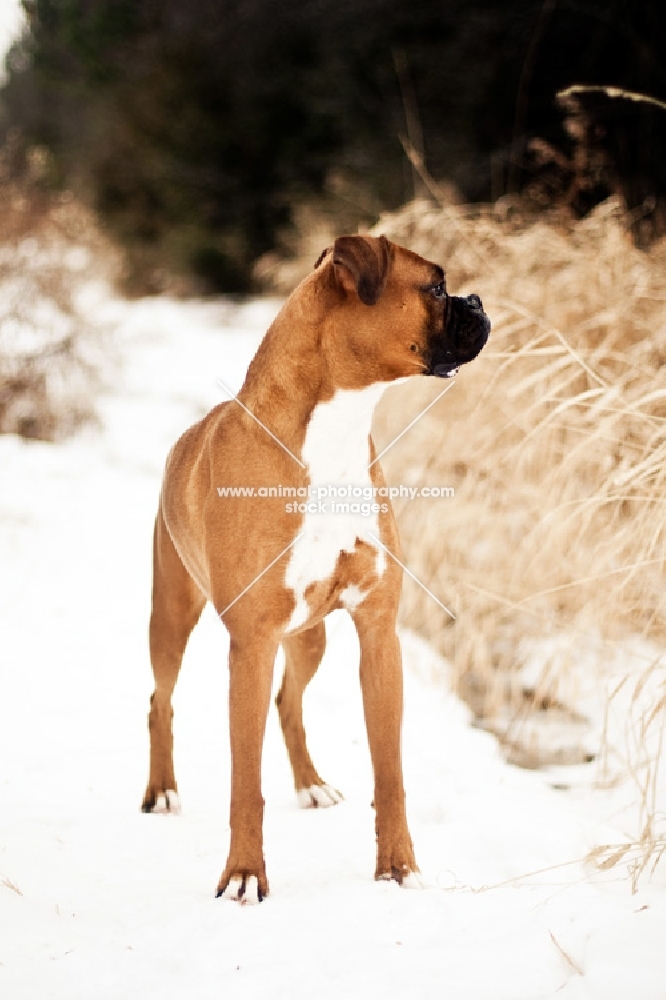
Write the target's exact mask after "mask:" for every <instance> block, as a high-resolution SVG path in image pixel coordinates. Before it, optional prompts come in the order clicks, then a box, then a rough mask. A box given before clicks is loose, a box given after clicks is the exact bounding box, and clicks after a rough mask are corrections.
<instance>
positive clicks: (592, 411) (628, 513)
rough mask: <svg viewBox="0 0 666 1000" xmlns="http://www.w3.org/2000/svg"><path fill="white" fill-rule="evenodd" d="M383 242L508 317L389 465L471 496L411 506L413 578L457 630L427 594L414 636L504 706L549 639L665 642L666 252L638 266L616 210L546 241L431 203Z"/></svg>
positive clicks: (386, 412)
mask: <svg viewBox="0 0 666 1000" xmlns="http://www.w3.org/2000/svg"><path fill="white" fill-rule="evenodd" d="M378 230H381V231H382V232H385V233H386V234H387V235H388V236H389V237H391V238H392V239H395V240H396V241H397V242H400V243H403V244H406V245H408V246H410V247H411V248H412V249H414V250H416V251H417V252H420V253H423V254H424V255H426V256H428V257H430V258H434V259H436V260H440V261H442V262H444V263H445V266H446V268H447V273H448V280H449V285H450V288H451V290H453V291H455V292H456V293H465V292H469V291H471V290H474V291H477V292H479V294H480V295H481V296H482V298H483V301H484V304H485V307H486V310H487V312H488V313H489V315H490V316H491V318H492V320H493V332H492V336H491V340H490V342H489V344H488V346H487V348H486V349H485V351H484V352H483V354H482V355H481V356H480V358H479V359H477V360H476V361H475V362H474V363H473V364H472V365H470V366H469V367H468V368H464V369H462V371H461V373H460V376H459V377H458V379H457V381H456V385H455V387H454V389H453V391H452V392H451V393H450V394H449V395H447V398H446V400H442V401H441V403H439V404H437V405H436V406H435V407H433V409H432V410H431V411H429V413H428V414H427V415H426V416H425V417H424V418H423V420H421V421H420V422H419V423H417V424H416V425H415V427H414V428H413V429H412V430H411V431H410V432H409V434H408V435H406V436H405V437H404V438H403V439H402V440H401V441H400V442H398V444H396V445H395V447H394V448H392V449H391V450H390V451H389V452H388V453H387V455H386V456H385V459H384V460H383V461H384V466H385V469H386V471H387V474H388V476H389V478H390V479H392V480H396V478H400V477H403V478H404V477H405V476H406V475H407V476H409V477H410V479H411V480H413V481H414V482H416V481H418V482H420V483H422V484H423V485H427V484H438V485H450V486H453V487H454V488H455V491H456V496H455V500H446V501H438V502H436V501H430V502H428V503H427V505H426V502H425V501H420V508H419V510H418V513H417V511H416V510H415V509H414V504H412V503H409V504H407V505H403V506H402V508H400V509H399V518H400V525H401V535H402V539H403V544H404V548H405V552H406V555H407V558H408V560H409V565H410V568H411V569H412V570H413V571H414V572H415V573H416V575H417V576H419V577H420V578H421V579H423V581H424V582H425V583H426V584H427V585H428V586H429V587H430V588H431V589H432V590H433V591H434V592H435V593H437V594H438V595H439V596H440V597H441V599H442V600H443V601H444V603H445V604H448V605H449V606H450V607H452V608H453V609H454V610H455V613H456V617H457V621H456V624H455V627H453V628H452V627H451V622H450V620H448V621H447V619H446V617H445V616H444V613H443V612H442V613H439V612H438V609H437V606H436V605H435V606H434V607H433V603H432V601H431V600H430V599H429V598H428V597H427V595H425V594H424V593H423V592H420V591H419V589H418V588H416V587H415V586H410V585H409V584H407V585H406V587H405V591H406V593H405V602H404V608H403V615H404V618H405V620H407V621H408V622H409V623H410V624H411V625H412V626H414V627H416V628H417V629H419V630H420V631H421V632H423V633H425V634H426V635H427V636H428V637H429V638H431V639H432V640H434V641H435V642H436V644H437V645H438V646H439V647H440V648H441V649H442V651H443V652H445V653H446V655H447V656H448V657H449V658H450V660H451V662H452V663H453V664H454V666H455V669H456V673H457V676H458V677H459V678H460V679H461V681H464V680H467V681H468V682H471V683H472V684H473V685H474V686H476V687H479V685H480V687H481V689H482V691H483V692H484V693H485V695H486V696H487V694H488V692H489V691H492V690H493V689H494V688H495V687H496V684H497V682H498V679H500V680H499V683H501V684H504V683H505V682H504V680H503V678H505V677H506V676H507V674H510V673H511V671H513V670H514V669H515V668H516V666H519V665H520V660H521V656H522V655H523V654H524V651H525V649H526V648H527V647H526V643H525V639H526V637H529V636H533V637H535V638H537V637H538V638H539V639H542V638H543V637H544V636H549V635H561V634H565V633H566V634H567V635H572V636H575V635H580V636H588V637H589V636H590V635H594V636H597V637H599V638H600V639H602V640H606V641H608V642H613V641H615V640H617V639H619V638H620V637H622V636H626V635H634V636H635V635H638V636H641V637H643V638H650V639H652V640H659V641H661V640H663V639H664V636H665V632H666V605H665V602H664V597H665V593H664V585H663V569H664V555H665V540H666V539H665V534H664V503H665V502H666V495H665V491H664V486H665V485H666V419H665V418H666V368H664V361H665V360H666V268H665V266H664V265H665V264H666V246H665V245H664V244H663V243H662V244H661V245H658V246H655V247H654V248H653V249H652V250H651V251H650V252H648V253H645V252H643V251H639V250H637V249H636V248H635V247H634V246H633V244H632V242H631V240H630V238H629V237H628V235H627V232H626V225H625V220H623V218H622V216H621V213H620V210H619V208H618V206H617V205H615V204H614V203H612V202H608V203H606V204H604V205H602V206H600V207H599V209H597V211H596V212H595V213H594V214H593V215H592V216H590V217H589V218H587V219H586V220H584V221H581V222H577V223H574V222H571V221H568V220H566V219H555V218H553V219H552V220H550V221H544V220H539V221H533V222H532V223H531V224H528V225H524V224H521V223H520V222H517V221H516V220H512V219H511V218H510V217H508V218H507V217H503V216H502V214H500V213H498V211H497V210H495V211H493V210H490V209H483V210H478V211H470V210H466V209H464V208H462V207H448V208H441V209H435V208H433V207H432V206H431V205H426V204H423V203H421V204H412V205H410V206H408V207H407V208H406V209H405V210H404V211H403V212H401V213H399V214H398V215H396V216H393V217H389V218H386V219H383V220H382V221H381V223H380V225H379V226H378ZM419 388H420V391H421V392H422V393H423V394H424V397H425V394H428V396H432V395H434V393H435V391H436V389H437V386H434V387H430V386H429V385H425V386H423V387H419ZM398 392H401V393H402V405H400V406H397V407H396V405H395V402H396V399H395V394H397V393H398ZM395 394H394V397H393V400H391V398H390V397H386V402H385V404H384V405H383V407H382V410H381V412H380V414H379V419H378V426H377V433H378V437H379V438H380V444H381V443H382V442H384V441H387V440H389V439H390V438H391V437H392V436H393V434H395V433H396V431H397V430H398V429H399V427H400V425H401V423H402V421H403V420H404V412H405V411H406V410H409V411H410V412H411V410H412V409H414V411H416V410H417V409H418V405H419V402H420V401H419V400H417V399H416V398H415V396H416V390H415V389H414V388H412V387H411V386H410V387H405V388H404V389H402V390H399V389H397V390H395ZM558 655H559V656H560V657H561V655H562V652H561V648H560V649H559V650H558ZM543 693H544V694H547V692H543Z"/></svg>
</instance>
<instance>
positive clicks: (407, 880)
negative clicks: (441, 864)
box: [375, 833, 424, 889]
mask: <svg viewBox="0 0 666 1000" xmlns="http://www.w3.org/2000/svg"><path fill="white" fill-rule="evenodd" d="M375 878H376V879H377V880H378V881H381V882H385V881H391V882H397V883H398V885H403V886H404V887H405V888H406V889H407V888H409V889H416V888H421V887H422V886H423V884H424V883H423V882H422V880H421V878H420V875H419V866H418V865H417V863H416V858H415V857H414V849H413V847H412V841H411V838H410V836H409V834H408V833H405V834H403V835H401V836H400V835H399V836H397V837H396V838H395V839H392V838H391V840H385V839H384V838H383V837H381V836H380V837H379V838H378V843H377V867H376V869H375Z"/></svg>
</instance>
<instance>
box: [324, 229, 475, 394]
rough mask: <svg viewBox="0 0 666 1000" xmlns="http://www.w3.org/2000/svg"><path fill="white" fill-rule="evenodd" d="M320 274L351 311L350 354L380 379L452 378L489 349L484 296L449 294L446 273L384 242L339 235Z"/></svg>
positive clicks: (348, 323)
mask: <svg viewBox="0 0 666 1000" xmlns="http://www.w3.org/2000/svg"><path fill="white" fill-rule="evenodd" d="M315 268H316V269H318V270H320V271H321V273H322V277H325V280H326V281H327V283H328V285H329V287H331V288H332V289H333V292H334V294H335V295H336V296H337V297H338V300H339V301H340V302H341V303H343V304H344V307H345V309H346V310H348V312H349V316H348V319H347V320H346V322H345V324H344V328H345V330H346V331H347V339H348V343H349V348H350V350H351V352H352V354H356V355H357V356H359V357H363V358H364V359H365V360H367V361H371V362H372V365H371V367H372V368H373V369H375V376H374V377H375V378H376V379H377V380H378V381H379V380H382V381H384V380H385V381H392V380H394V379H397V378H402V377H405V376H409V375H419V374H421V375H435V376H439V377H440V378H450V377H451V376H452V375H455V374H456V372H457V370H458V368H459V367H460V366H461V365H464V364H466V363H467V362H468V361H472V360H473V359H474V358H475V357H476V356H477V354H478V353H479V351H481V349H482V348H483V346H484V345H485V343H486V341H487V339H488V334H489V333H490V320H489V319H488V317H487V316H486V314H485V312H484V311H483V305H482V304H481V299H480V298H479V296H478V295H468V296H466V297H465V298H461V297H458V296H455V295H449V294H448V292H447V290H446V278H445V275H444V271H443V270H442V268H441V267H440V266H439V265H438V264H433V263H431V262H430V261H427V260H424V258H423V257H419V256H418V255H417V254H415V253H412V252H411V251H410V250H405V249H404V247H400V246H398V245H397V244H395V243H391V242H390V241H389V240H387V239H386V237H385V236H379V237H373V236H340V237H339V238H338V239H337V240H336V241H335V244H334V245H333V246H332V247H329V248H328V249H327V250H324V252H323V253H322V254H321V256H320V258H319V260H318V261H317V263H316V265H315Z"/></svg>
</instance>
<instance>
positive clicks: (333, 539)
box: [285, 382, 390, 631]
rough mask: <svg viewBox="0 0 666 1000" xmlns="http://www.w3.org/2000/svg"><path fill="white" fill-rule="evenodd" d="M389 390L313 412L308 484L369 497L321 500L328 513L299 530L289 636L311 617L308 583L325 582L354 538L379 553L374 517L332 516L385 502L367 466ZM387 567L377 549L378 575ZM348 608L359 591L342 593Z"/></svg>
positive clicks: (289, 579)
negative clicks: (357, 490)
mask: <svg viewBox="0 0 666 1000" xmlns="http://www.w3.org/2000/svg"><path fill="white" fill-rule="evenodd" d="M388 385H390V383H387V382H378V383H376V384H375V385H371V386H368V388H367V389H355V390H354V389H338V390H337V392H336V393H335V395H334V396H333V398H332V399H330V400H329V401H328V402H326V403H318V404H317V406H315V408H314V410H313V411H312V416H311V417H310V422H309V424H308V428H307V431H306V433H305V442H304V444H303V451H302V458H303V461H304V462H306V463H307V466H308V472H309V476H310V483H311V485H312V486H314V487H320V486H334V487H341V486H351V487H361V488H364V487H365V488H366V493H367V494H368V495H366V496H360V497H359V496H346V497H330V496H327V497H325V498H322V503H323V504H324V505H325V508H326V509H325V512H320V511H319V510H318V511H317V513H315V512H311V511H308V512H307V513H306V514H305V515H304V518H303V523H302V525H301V532H302V535H301V537H300V538H299V539H298V541H297V542H296V544H295V545H294V546H293V548H292V550H291V555H290V559H289V563H288V565H287V570H286V573H285V583H286V585H287V587H290V588H291V589H292V590H293V592H294V596H295V598H296V607H295V608H294V611H293V613H292V616H291V619H290V621H289V624H288V625H287V631H290V630H291V629H294V628H298V627H299V626H300V625H303V624H304V623H305V622H306V621H307V619H308V616H309V613H310V612H309V608H308V604H307V601H306V600H305V591H306V589H307V588H308V587H309V586H310V584H312V583H315V582H316V581H319V580H326V579H327V578H328V577H330V576H331V575H332V573H333V571H334V570H335V566H336V563H337V561H338V556H339V555H340V553H341V552H352V551H353V549H354V547H355V545H356V539H357V538H358V539H360V540H361V541H365V542H367V543H368V544H370V545H372V547H373V548H375V549H377V546H376V545H375V543H374V542H373V540H372V538H371V535H375V537H379V522H378V518H377V514H376V513H375V514H373V513H372V512H370V513H368V514H363V513H361V512H354V513H352V512H351V511H349V512H348V513H340V512H339V509H338V510H336V512H334V511H333V509H332V505H333V504H336V505H338V504H349V505H350V507H351V505H352V504H353V505H364V504H367V505H369V507H368V508H366V509H370V507H371V505H372V504H373V503H374V504H378V503H379V504H381V503H382V502H383V501H382V499H381V498H378V497H376V496H371V495H369V491H368V490H367V488H368V487H371V486H372V481H371V479H370V471H369V469H368V464H369V462H370V443H369V435H370V425H371V423H372V414H373V411H374V409H375V406H376V405H377V403H378V402H379V398H380V396H381V395H382V393H383V392H384V390H385V389H386V388H387V387H388ZM307 503H308V506H309V505H313V506H314V507H317V508H318V506H319V504H318V501H317V499H316V497H310V498H309V499H308V500H307ZM385 565H386V556H385V555H384V552H383V550H382V549H379V550H377V564H376V570H377V576H381V575H382V573H383V572H384V567H385ZM343 594H344V598H345V606H347V607H349V610H350V611H352V610H354V608H355V607H356V606H357V605H358V604H360V602H361V601H362V600H363V597H364V596H365V595H364V594H363V593H362V591H360V590H359V589H358V588H357V587H353V588H352V587H347V588H346V591H344V592H343Z"/></svg>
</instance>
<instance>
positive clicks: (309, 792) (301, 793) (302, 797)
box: [296, 784, 344, 809]
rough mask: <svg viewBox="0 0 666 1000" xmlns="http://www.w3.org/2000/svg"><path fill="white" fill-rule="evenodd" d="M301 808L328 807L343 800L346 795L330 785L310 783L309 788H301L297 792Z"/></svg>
mask: <svg viewBox="0 0 666 1000" xmlns="http://www.w3.org/2000/svg"><path fill="white" fill-rule="evenodd" d="M296 796H297V798H298V804H299V806H300V807H301V809H327V808H328V807H329V806H335V805H337V804H338V802H342V801H343V799H344V795H343V794H342V792H339V791H338V790H337V789H336V788H332V787H331V786H330V785H326V784H321V785H310V787H309V788H299V789H298V791H297V792H296Z"/></svg>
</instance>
